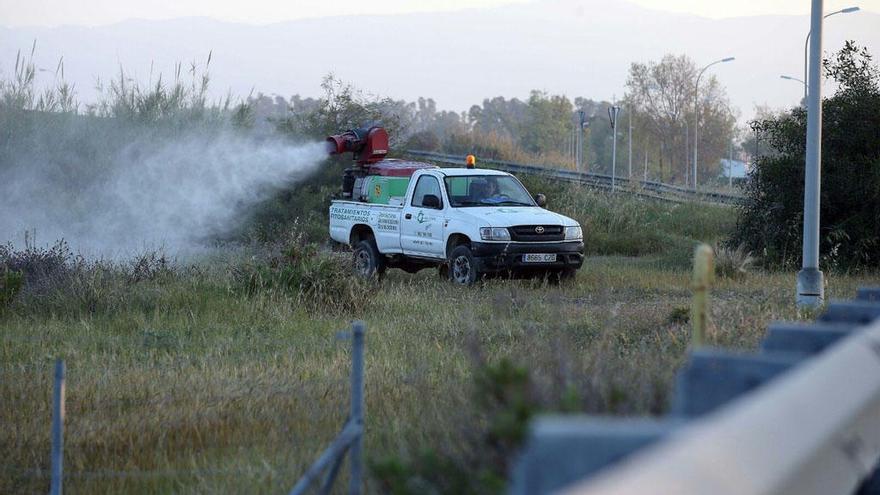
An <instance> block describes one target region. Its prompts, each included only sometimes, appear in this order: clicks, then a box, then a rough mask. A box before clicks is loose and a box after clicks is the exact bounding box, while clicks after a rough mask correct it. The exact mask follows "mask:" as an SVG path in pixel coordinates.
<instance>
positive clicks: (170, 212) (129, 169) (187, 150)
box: [0, 131, 326, 256]
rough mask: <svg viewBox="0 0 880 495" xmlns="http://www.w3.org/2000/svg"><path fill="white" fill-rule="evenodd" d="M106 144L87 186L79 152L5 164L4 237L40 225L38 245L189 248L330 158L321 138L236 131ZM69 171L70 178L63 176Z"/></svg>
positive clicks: (89, 249)
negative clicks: (99, 168) (101, 168)
mask: <svg viewBox="0 0 880 495" xmlns="http://www.w3.org/2000/svg"><path fill="white" fill-rule="evenodd" d="M92 138H93V139H96V140H100V139H102V137H101V136H100V135H93V136H92ZM34 144H35V145H36V146H39V145H40V143H39V142H37V143H34ZM71 145H72V146H75V145H76V143H71ZM96 148H98V149H101V148H100V146H98V147H96ZM110 149H111V150H114V151H109V152H111V153H112V156H111V157H109V164H110V166H106V167H105V170H106V172H104V173H101V174H98V175H97V178H93V179H90V180H87V181H84V183H83V184H76V180H75V176H76V173H75V172H76V171H78V170H82V171H84V172H85V171H87V168H88V167H89V166H90V164H89V163H88V162H87V161H86V159H85V158H84V157H83V156H82V155H75V154H71V156H70V158H69V160H67V161H65V160H63V159H61V160H59V159H58V158H57V157H53V158H52V159H51V160H47V162H46V163H40V154H39V153H36V154H34V155H30V156H27V157H23V158H22V159H21V160H19V163H15V164H12V166H9V164H7V166H6V167H3V169H4V173H3V177H2V182H0V242H7V241H12V242H16V241H17V242H18V243H20V242H21V240H22V239H23V236H24V232H25V231H35V233H36V238H37V242H38V243H39V244H47V243H51V242H54V241H55V240H56V239H61V238H64V239H65V240H67V241H68V242H69V243H70V245H71V247H73V249H75V250H78V251H81V252H85V253H89V254H95V255H101V256H118V255H124V254H130V253H131V252H133V251H138V250H143V249H145V248H146V249H154V248H163V249H165V250H167V251H169V252H171V253H172V254H176V253H182V252H186V251H191V250H193V249H197V248H199V247H200V246H203V245H204V243H205V242H206V240H208V239H209V238H210V237H211V236H212V235H216V234H217V233H221V232H226V231H229V230H231V229H233V228H235V226H237V225H238V223H237V222H239V221H240V220H241V217H242V212H243V210H244V209H245V208H247V207H248V206H251V205H253V204H255V203H256V202H258V201H260V200H263V199H265V198H267V197H269V195H271V194H272V192H273V191H275V190H277V189H278V188H280V187H283V186H286V185H289V184H291V183H293V182H296V181H298V180H302V179H303V178H305V177H307V176H308V175H309V174H310V173H311V172H313V171H314V170H315V169H316V168H317V167H318V166H320V164H321V163H323V160H324V158H325V157H326V153H325V151H324V145H323V143H308V144H299V145H295V144H291V143H290V142H287V141H284V140H281V139H277V138H272V139H256V138H251V137H244V136H241V135H240V134H238V133H234V132H232V131H223V132H219V133H218V132H212V133H206V132H199V131H193V132H184V133H182V134H179V135H177V136H176V137H173V138H171V139H169V138H168V137H167V136H165V137H157V136H149V135H147V136H142V137H139V138H136V139H134V140H133V141H131V142H129V143H127V144H126V145H124V146H121V147H111V148H110ZM107 158H108V157H102V160H103V161H104V162H105V163H107V162H108V160H107ZM71 170H72V171H74V174H73V177H74V179H71V178H65V177H67V176H70V174H71ZM65 174H66V175H65ZM59 176H62V177H59ZM70 188H74V189H73V192H71V189H70Z"/></svg>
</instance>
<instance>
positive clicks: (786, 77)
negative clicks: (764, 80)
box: [779, 75, 807, 105]
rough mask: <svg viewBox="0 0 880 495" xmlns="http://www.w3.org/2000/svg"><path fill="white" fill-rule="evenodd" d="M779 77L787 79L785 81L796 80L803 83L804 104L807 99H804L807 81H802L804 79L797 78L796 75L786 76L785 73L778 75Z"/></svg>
mask: <svg viewBox="0 0 880 495" xmlns="http://www.w3.org/2000/svg"><path fill="white" fill-rule="evenodd" d="M779 78H780V79H785V80H787V81H797V82H799V83H801V84H803V85H804V104H805V105H806V103H807V100H806V95H807V81H804V80H802V79H798V78H796V77H791V76H786V75H782V76H779Z"/></svg>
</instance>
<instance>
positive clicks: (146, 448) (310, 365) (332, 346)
mask: <svg viewBox="0 0 880 495" xmlns="http://www.w3.org/2000/svg"><path fill="white" fill-rule="evenodd" d="M663 266H665V265H662V264H658V263H656V262H654V261H652V260H651V259H645V258H608V257H602V258H593V259H590V260H589V261H588V263H587V265H586V267H585V268H584V269H583V270H582V271H581V273H580V274H579V276H578V279H577V281H576V282H575V283H574V284H572V285H569V286H563V287H547V286H542V285H541V284H539V283H535V282H530V281H505V280H497V281H491V282H489V283H487V284H486V285H485V286H483V287H480V288H475V289H471V290H461V289H458V288H455V287H452V286H450V285H449V284H446V283H441V282H438V281H437V279H436V278H435V277H434V275H433V274H430V273H427V272H423V273H422V274H420V275H417V276H409V275H405V274H402V273H400V274H392V275H391V276H389V277H388V279H387V280H386V281H385V282H384V283H383V286H382V288H381V289H380V290H379V291H378V293H376V294H374V295H373V296H372V301H371V303H370V304H369V305H367V306H366V307H365V308H364V309H362V310H359V311H358V312H357V313H336V312H333V311H328V310H325V311H317V310H314V309H307V307H305V306H301V305H298V304H297V303H295V299H294V298H286V297H284V296H282V295H280V294H274V295H257V296H253V297H248V296H245V295H241V294H240V293H238V292H234V291H232V292H231V291H229V290H227V289H226V288H225V287H223V286H222V284H215V283H214V282H212V281H211V280H213V279H212V278H209V277H196V278H178V279H175V280H172V281H167V280H165V281H155V282H146V283H147V285H146V286H144V287H141V289H140V290H145V291H149V290H151V288H152V290H154V291H155V295H154V300H153V304H151V305H149V306H143V305H141V306H135V307H131V308H130V309H127V310H125V309H120V310H119V311H116V312H113V313H109V314H94V315H91V316H90V315H78V316H64V315H56V316H51V315H33V314H15V313H13V314H10V315H6V316H4V317H3V318H2V319H0V335H2V336H0V397H3V401H2V406H0V424H3V425H5V426H4V428H3V429H2V430H0V449H2V450H3V452H4V453H5V455H4V461H3V463H2V468H0V492H3V493H22V492H40V491H45V490H46V489H47V486H48V479H47V472H46V469H47V468H48V452H49V437H48V433H49V423H50V397H51V388H52V385H51V380H52V366H51V362H52V359H53V358H54V357H55V356H62V357H64V358H65V359H66V360H67V364H68V370H69V372H68V376H69V379H68V402H67V432H66V435H67V436H66V442H67V443H66V459H65V462H66V464H65V466H66V469H67V470H68V472H69V473H70V475H71V478H70V479H69V480H68V481H67V486H66V488H67V489H68V490H70V491H72V492H74V493H75V492H83V493H110V492H134V493H160V492H169V491H174V492H185V493H206V492H217V491H222V492H248V493H270V492H271V493H278V492H283V491H284V490H287V489H289V488H290V487H291V486H292V485H293V483H294V482H295V480H296V478H297V477H298V475H300V474H301V473H302V472H303V470H304V469H305V468H306V466H307V465H308V464H309V463H310V462H311V461H312V460H313V459H314V458H315V456H316V455H317V453H318V452H319V451H320V449H321V448H322V447H323V446H324V445H325V444H326V443H327V442H328V441H329V440H330V438H331V437H332V436H333V435H334V434H335V432H336V430H337V429H338V428H339V426H340V425H341V424H342V422H343V420H344V418H345V408H346V406H347V373H348V371H349V358H348V351H347V343H345V342H339V341H337V340H335V332H336V331H337V330H339V329H342V328H344V327H345V326H346V325H347V324H348V322H349V321H350V320H351V319H353V318H363V319H365V320H366V321H367V323H368V335H367V378H366V383H367V425H368V430H367V438H366V449H367V455H368V456H369V457H370V458H378V457H381V456H384V455H387V454H403V455H404V456H405V455H407V453H408V452H413V451H414V450H415V449H418V448H420V447H421V446H425V445H431V446H437V447H439V448H443V449H444V450H446V451H450V450H452V451H454V450H455V449H456V445H458V444H459V442H461V439H462V435H463V434H465V433H466V429H467V422H468V421H470V420H471V419H472V415H471V414H470V412H469V411H470V409H471V400H472V393H473V388H472V381H473V380H472V371H473V357H472V356H473V354H474V350H475V349H477V350H478V351H479V352H480V353H481V354H482V355H483V356H485V357H486V358H487V359H490V360H494V359H498V358H500V357H509V358H511V359H512V360H513V361H514V362H518V363H525V364H527V365H528V366H529V368H530V369H531V370H532V373H533V375H534V380H535V381H536V383H539V384H541V385H542V390H546V391H547V393H548V394H550V393H551V391H552V390H553V389H554V388H559V387H563V386H564V387H575V388H576V389H577V391H578V396H579V401H580V402H579V403H580V408H581V409H583V410H585V411H590V412H602V413H613V414H624V413H637V414H641V413H656V412H660V411H662V409H663V408H664V407H665V404H666V391H667V389H668V387H669V384H670V382H671V380H672V377H673V374H674V371H675V368H676V367H677V366H678V365H679V363H680V362H681V359H682V356H683V353H684V351H685V348H686V345H687V342H688V341H689V335H688V327H687V325H686V324H682V323H676V322H670V320H669V318H668V317H669V314H670V313H671V312H673V311H674V309H675V308H676V307H681V306H683V305H686V304H687V298H688V290H687V286H688V274H687V273H686V272H685V271H681V270H675V269H670V268H664V267H663ZM829 279H830V284H831V287H830V293H831V296H832V297H851V296H852V294H853V292H854V290H855V288H856V287H857V286H859V285H865V284H867V283H869V282H870V280H869V278H866V277H856V276H830V277H829ZM793 281H794V277H793V275H792V274H790V273H782V274H767V273H762V272H755V273H753V274H752V275H751V276H750V277H748V278H747V279H744V280H734V279H722V280H720V281H719V283H718V287H717V288H716V289H715V291H714V294H713V305H712V321H713V325H712V326H711V331H710V332H709V335H708V336H707V338H708V341H709V343H710V344H717V345H725V346H734V347H752V346H754V345H755V343H756V342H757V341H758V339H759V338H760V336H761V334H762V333H763V331H764V328H765V326H766V323H767V322H768V321H770V320H775V319H780V318H795V317H797V315H796V313H795V311H794V309H793V305H792V304H791V303H792V290H793V285H794V283H793ZM150 284H153V285H150ZM38 470H42V471H38ZM373 488H374V489H375V488H376V487H375V486H374V487H373Z"/></svg>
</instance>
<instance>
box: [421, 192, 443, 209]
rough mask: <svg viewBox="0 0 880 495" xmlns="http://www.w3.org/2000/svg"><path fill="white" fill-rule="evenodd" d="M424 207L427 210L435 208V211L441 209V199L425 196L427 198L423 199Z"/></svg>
mask: <svg viewBox="0 0 880 495" xmlns="http://www.w3.org/2000/svg"><path fill="white" fill-rule="evenodd" d="M422 206H424V207H425V208H434V209H435V210H439V209H440V198H438V197H437V196H435V195H433V194H425V197H424V198H422Z"/></svg>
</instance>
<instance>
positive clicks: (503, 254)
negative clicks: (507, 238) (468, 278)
mask: <svg viewBox="0 0 880 495" xmlns="http://www.w3.org/2000/svg"><path fill="white" fill-rule="evenodd" d="M527 253H545V254H555V255H556V261H554V262H550V263H526V262H524V261H523V255H524V254H527ZM471 254H473V256H474V258H475V260H476V261H477V264H478V265H479V269H480V271H481V272H484V273H486V272H497V271H503V270H547V269H563V268H573V269H578V268H580V267H581V265H583V263H584V242H583V241H568V242H474V243H471Z"/></svg>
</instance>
